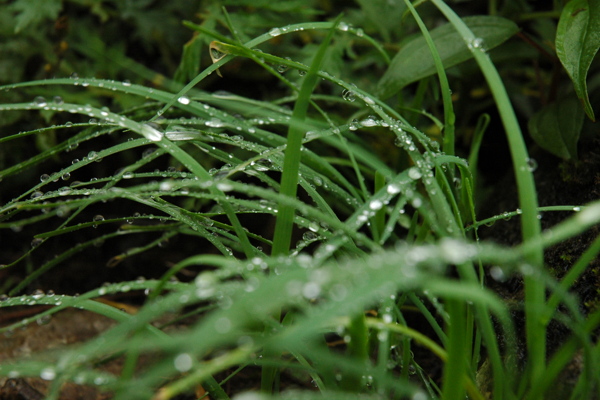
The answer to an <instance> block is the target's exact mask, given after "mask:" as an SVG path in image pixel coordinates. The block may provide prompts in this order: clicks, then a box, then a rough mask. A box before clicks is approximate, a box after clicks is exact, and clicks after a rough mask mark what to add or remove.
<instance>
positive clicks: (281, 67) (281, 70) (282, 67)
mask: <svg viewBox="0 0 600 400" xmlns="http://www.w3.org/2000/svg"><path fill="white" fill-rule="evenodd" d="M289 68H290V67H288V66H287V65H284V64H279V65H278V66H277V72H279V73H280V74H283V73H284V72H285V71H287V70H288V69H289Z"/></svg>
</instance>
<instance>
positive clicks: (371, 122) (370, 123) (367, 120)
mask: <svg viewBox="0 0 600 400" xmlns="http://www.w3.org/2000/svg"><path fill="white" fill-rule="evenodd" d="M360 124H361V125H362V126H365V127H370V126H377V125H378V122H377V120H376V119H375V117H373V116H372V115H369V116H368V117H367V118H365V119H363V120H362V121H360Z"/></svg>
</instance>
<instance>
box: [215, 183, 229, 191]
mask: <svg viewBox="0 0 600 400" xmlns="http://www.w3.org/2000/svg"><path fill="white" fill-rule="evenodd" d="M217 189H219V190H220V191H222V192H230V191H232V190H233V186H232V185H231V184H230V183H227V182H219V183H217Z"/></svg>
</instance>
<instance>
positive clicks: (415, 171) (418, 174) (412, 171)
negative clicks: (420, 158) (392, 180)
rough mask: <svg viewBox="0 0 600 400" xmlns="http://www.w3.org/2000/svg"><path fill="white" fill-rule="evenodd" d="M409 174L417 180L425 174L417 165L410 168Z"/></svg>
mask: <svg viewBox="0 0 600 400" xmlns="http://www.w3.org/2000/svg"><path fill="white" fill-rule="evenodd" d="M408 176H409V177H410V178H411V179H414V180H417V179H419V178H421V176H423V175H422V174H421V171H419V169H418V168H417V167H411V168H410V169H409V170H408Z"/></svg>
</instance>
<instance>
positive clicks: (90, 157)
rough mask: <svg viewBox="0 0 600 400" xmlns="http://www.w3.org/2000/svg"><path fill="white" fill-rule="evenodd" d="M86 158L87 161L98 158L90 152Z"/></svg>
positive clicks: (94, 153) (93, 152)
mask: <svg viewBox="0 0 600 400" xmlns="http://www.w3.org/2000/svg"><path fill="white" fill-rule="evenodd" d="M87 158H88V160H90V161H93V160H95V159H96V158H98V153H97V152H95V151H93V150H92V151H90V152H89V153H88V155H87Z"/></svg>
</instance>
